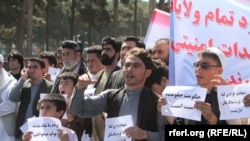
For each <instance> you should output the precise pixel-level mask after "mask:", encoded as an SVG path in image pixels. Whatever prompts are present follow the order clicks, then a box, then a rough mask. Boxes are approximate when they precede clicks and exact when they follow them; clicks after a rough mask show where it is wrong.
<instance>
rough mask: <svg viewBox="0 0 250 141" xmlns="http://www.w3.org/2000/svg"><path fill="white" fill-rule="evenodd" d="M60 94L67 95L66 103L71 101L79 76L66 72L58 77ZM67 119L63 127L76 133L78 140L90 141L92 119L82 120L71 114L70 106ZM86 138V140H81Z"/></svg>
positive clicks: (63, 120) (63, 121)
mask: <svg viewBox="0 0 250 141" xmlns="http://www.w3.org/2000/svg"><path fill="white" fill-rule="evenodd" d="M58 78H59V80H60V81H59V93H60V94H62V95H63V94H66V95H67V96H66V97H67V98H66V102H67V103H68V102H69V101H70V97H71V95H72V92H73V90H74V87H75V85H76V83H77V81H78V74H77V73H74V72H64V73H62V74H60V75H59V76H58ZM66 115H67V119H62V120H61V121H62V125H63V126H65V127H68V128H70V129H72V130H74V131H75V132H76V135H77V137H78V140H79V141H80V140H83V141H88V140H90V135H91V129H92V127H91V118H80V117H78V116H76V115H74V114H72V113H71V111H70V110H69V108H68V106H67V109H66ZM81 138H84V139H81Z"/></svg>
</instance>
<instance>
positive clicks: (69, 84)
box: [59, 79, 74, 96]
mask: <svg viewBox="0 0 250 141" xmlns="http://www.w3.org/2000/svg"><path fill="white" fill-rule="evenodd" d="M73 89H74V83H73V81H72V80H70V79H67V80H64V79H61V80H60V84H59V91H60V94H67V95H68V96H71V95H72V92H73Z"/></svg>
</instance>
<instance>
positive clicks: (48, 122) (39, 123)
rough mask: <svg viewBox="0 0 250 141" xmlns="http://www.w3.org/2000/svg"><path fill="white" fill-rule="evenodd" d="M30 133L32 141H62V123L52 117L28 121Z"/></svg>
mask: <svg viewBox="0 0 250 141" xmlns="http://www.w3.org/2000/svg"><path fill="white" fill-rule="evenodd" d="M27 124H28V131H32V132H33V134H32V138H31V141H60V139H59V138H58V129H62V125H61V121H60V120H59V119H57V118H52V117H35V118H29V119H28V120H27Z"/></svg>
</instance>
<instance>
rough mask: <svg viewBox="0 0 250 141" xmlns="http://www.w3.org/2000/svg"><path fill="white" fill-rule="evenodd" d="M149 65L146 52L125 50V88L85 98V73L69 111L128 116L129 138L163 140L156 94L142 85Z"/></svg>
mask: <svg viewBox="0 0 250 141" xmlns="http://www.w3.org/2000/svg"><path fill="white" fill-rule="evenodd" d="M152 68H153V64H152V59H151V57H150V55H149V54H148V52H146V51H145V50H144V49H139V48H134V49H132V50H130V51H128V53H127V54H126V56H125V62H124V64H123V66H122V72H123V79H124V82H125V84H124V87H123V88H120V89H108V90H106V91H103V92H101V93H100V94H99V95H96V96H92V97H84V98H83V95H82V93H83V90H84V88H86V86H87V85H88V84H91V83H92V80H91V79H89V78H88V77H86V75H82V76H80V77H79V78H78V83H77V85H76V87H75V90H74V92H73V95H72V96H71V101H70V110H71V112H72V113H74V114H77V115H79V116H81V117H93V116H95V115H98V114H100V113H102V112H107V113H108V114H107V115H108V118H114V117H119V116H125V115H131V116H132V122H133V126H132V127H129V128H127V129H125V130H124V133H125V134H126V136H127V137H131V138H132V141H139V140H140V141H164V137H165V135H164V134H165V120H164V117H163V116H161V113H160V112H158V111H157V108H156V106H157V100H158V96H157V95H156V94H155V93H153V92H152V91H151V90H150V89H147V88H146V87H144V83H145V81H146V79H147V77H149V76H150V75H151V72H152ZM79 105H80V106H79Z"/></svg>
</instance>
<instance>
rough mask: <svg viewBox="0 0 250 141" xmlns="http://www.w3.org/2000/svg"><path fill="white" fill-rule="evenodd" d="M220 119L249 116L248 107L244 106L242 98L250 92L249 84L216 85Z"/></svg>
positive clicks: (249, 109) (249, 108)
mask: <svg viewBox="0 0 250 141" xmlns="http://www.w3.org/2000/svg"><path fill="white" fill-rule="evenodd" d="M217 91H218V95H217V96H218V101H219V108H220V120H228V119H238V118H245V117H250V107H245V106H244V103H243V98H244V96H246V95H247V94H249V93H250V84H248V83H247V84H239V85H225V86H218V88H217Z"/></svg>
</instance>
